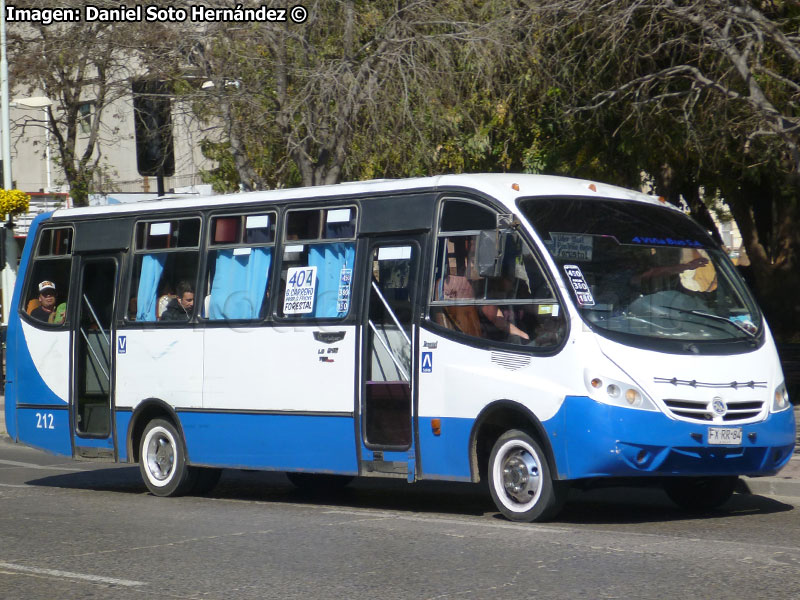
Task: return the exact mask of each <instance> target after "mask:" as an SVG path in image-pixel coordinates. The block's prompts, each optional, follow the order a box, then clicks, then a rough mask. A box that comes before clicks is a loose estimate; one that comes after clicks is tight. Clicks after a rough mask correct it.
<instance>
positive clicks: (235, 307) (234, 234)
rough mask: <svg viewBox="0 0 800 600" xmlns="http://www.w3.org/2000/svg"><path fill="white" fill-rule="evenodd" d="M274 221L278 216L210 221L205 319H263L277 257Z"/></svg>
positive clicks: (223, 218)
mask: <svg viewBox="0 0 800 600" xmlns="http://www.w3.org/2000/svg"><path fill="white" fill-rule="evenodd" d="M275 218H276V215H275V213H266V214H250V215H225V216H220V217H214V218H212V219H211V234H210V238H209V253H208V273H207V277H206V282H207V283H206V290H205V293H204V294H203V295H202V297H203V303H202V307H201V310H202V316H204V317H207V318H208V319H209V320H232V319H242V320H243V319H247V320H254V319H259V318H261V316H262V312H263V310H262V308H263V306H264V304H265V303H266V299H267V291H268V290H269V274H270V268H271V266H272V262H273V256H274V242H275Z"/></svg>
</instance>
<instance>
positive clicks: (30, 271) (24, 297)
mask: <svg viewBox="0 0 800 600" xmlns="http://www.w3.org/2000/svg"><path fill="white" fill-rule="evenodd" d="M56 229H65V230H68V231H69V232H70V245H69V252H68V253H66V254H47V255H42V254H41V253H40V252H39V249H40V246H41V243H42V240H43V239H44V236H45V235H46V234H47V233H48V232H52V231H54V230H56ZM50 247H51V249H52V238H51V242H50ZM74 248H75V225H74V224H73V223H63V224H62V223H58V222H48V223H45V224H43V225H42V226H41V227H39V228H38V230H37V231H36V240H35V242H34V247H33V251H32V252H31V256H30V260H29V262H28V266H27V268H26V269H25V271H26V273H25V281H24V282H23V286H22V293H20V297H19V302H18V305H17V314H18V315H20V316H21V317H22V318H23V319H25V320H26V321H27V322H28V323H32V324H34V325H36V326H38V327H42V328H45V329H47V330H61V329H65V328H67V327H69V326H70V321H71V319H70V314H69V311H70V304H69V292H70V290H71V289H72V278H73V276H74V267H75V251H74ZM57 260H60V261H65V262H66V261H69V277H67V306H66V309H65V311H66V312H65V315H64V320H63V321H61V322H60V323H49V322H45V321H40V320H38V319H35V318H33V317H32V316H31V315H30V314H28V311H27V310H26V308H27V305H28V303H29V302H30V301H31V298H28V292H29V291H31V286H32V285H35V278H34V273H35V272H36V267H37V265H38V264H39V261H45V262H51V261H57ZM37 298H38V294H37ZM23 315H24V316H23Z"/></svg>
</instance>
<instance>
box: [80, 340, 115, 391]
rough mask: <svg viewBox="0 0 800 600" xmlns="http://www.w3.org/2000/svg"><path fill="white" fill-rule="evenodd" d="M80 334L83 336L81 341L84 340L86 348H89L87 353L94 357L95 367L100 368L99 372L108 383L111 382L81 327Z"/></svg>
mask: <svg viewBox="0 0 800 600" xmlns="http://www.w3.org/2000/svg"><path fill="white" fill-rule="evenodd" d="M80 332H81V335H82V336H83V339H84V340H86V347H87V348H89V352H91V353H92V356H94V360H95V361H96V362H97V366H98V367H100V370H101V371H102V372H103V375H105V376H106V379H107V380H108V381H109V382H111V375H109V374H108V371H106V370H105V369H104V368H103V363H102V362H101V361H100V357H99V356H97V352H95V351H94V348H92V343H91V342H90V341H89V336H88V335H86V330H85V329H84V328H83V327H81V328H80ZM103 337H105V336H103ZM106 343H108V338H106Z"/></svg>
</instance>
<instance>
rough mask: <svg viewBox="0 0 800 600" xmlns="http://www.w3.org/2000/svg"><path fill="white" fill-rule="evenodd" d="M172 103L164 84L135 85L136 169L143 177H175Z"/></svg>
mask: <svg viewBox="0 0 800 600" xmlns="http://www.w3.org/2000/svg"><path fill="white" fill-rule="evenodd" d="M170 100H171V96H170V90H169V87H168V86H167V84H166V83H165V82H163V81H148V80H140V81H134V82H133V113H134V120H135V125H136V166H137V168H138V170H139V174H140V175H143V176H148V177H156V176H163V177H171V176H172V175H174V173H175V153H174V151H173V146H172V106H171V102H170Z"/></svg>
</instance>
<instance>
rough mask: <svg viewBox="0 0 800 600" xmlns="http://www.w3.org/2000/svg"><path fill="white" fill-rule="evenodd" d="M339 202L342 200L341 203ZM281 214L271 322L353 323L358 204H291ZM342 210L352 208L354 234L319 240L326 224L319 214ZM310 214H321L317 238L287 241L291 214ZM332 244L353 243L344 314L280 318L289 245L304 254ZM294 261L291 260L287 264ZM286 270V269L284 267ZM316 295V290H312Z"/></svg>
mask: <svg viewBox="0 0 800 600" xmlns="http://www.w3.org/2000/svg"><path fill="white" fill-rule="evenodd" d="M340 201H341V200H340ZM283 206H284V210H283V214H282V215H281V218H280V227H279V228H278V231H277V234H276V248H278V252H277V253H276V260H275V266H274V269H275V276H274V277H273V285H274V287H273V288H272V289H273V291H274V294H273V300H272V303H273V305H272V307H271V311H270V312H269V314H270V315H271V317H272V319H273V320H274V321H275V322H278V323H308V324H312V323H316V322H319V321H333V322H336V323H343V322H349V321H352V320H353V318H354V315H355V314H356V312H357V311H354V310H353V299H354V298H355V295H354V294H353V290H354V289H355V288H356V280H357V277H356V272H357V269H356V267H357V264H358V234H359V223H360V217H361V214H360V213H361V210H360V208H361V207H360V205H359V204H358V203H357V202H356V201H355V200H353V199H346V200H344V201H343V202H342V203H341V204H340V203H325V204H311V205H304V206H297V207H294V206H291V202H289V203H287V204H284V205H283ZM343 209H351V210H353V211H355V212H354V214H353V215H351V221H352V222H353V234H352V236H348V237H332V238H326V237H322V234H323V227H324V225H325V222H324V220H323V219H322V213H323V212H325V211H332V210H343ZM310 211H318V212H319V213H320V220H319V225H318V228H317V229H318V237H316V238H302V239H296V240H289V239H287V238H286V236H287V234H288V231H289V218H290V217H291V215H292V214H295V213H298V212H310ZM333 243H352V244H353V249H354V258H353V273H352V275H351V279H350V303H349V305H348V307H347V313H345V314H344V315H343V316H341V317H313V316H305V315H303V314H291V315H283V314H281V312H282V310H283V301H284V298H285V295H286V286H285V280H284V276H285V273H284V265H285V264H286V263H287V260H286V248H287V247H292V246H300V245H302V246H303V247H304V248H303V251H304V252H306V253H307V252H308V249H309V248H308V247H310V246H312V245H322V244H333ZM288 262H293V261H288ZM287 270H288V268H287ZM315 294H316V291H315Z"/></svg>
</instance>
